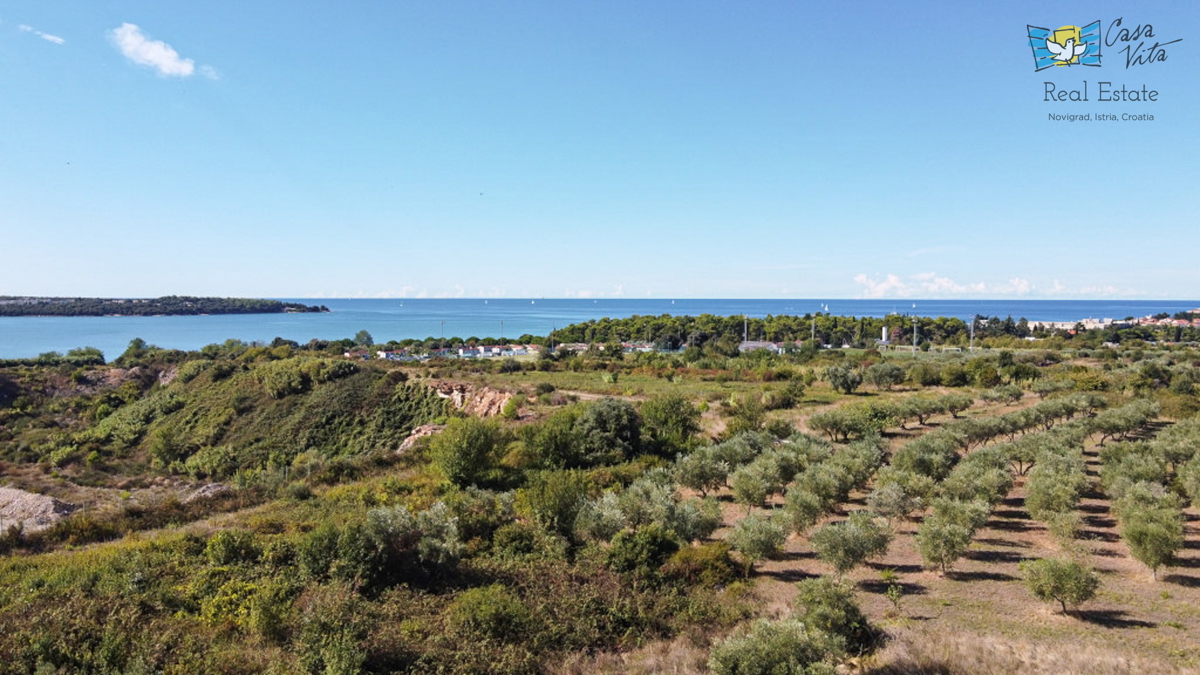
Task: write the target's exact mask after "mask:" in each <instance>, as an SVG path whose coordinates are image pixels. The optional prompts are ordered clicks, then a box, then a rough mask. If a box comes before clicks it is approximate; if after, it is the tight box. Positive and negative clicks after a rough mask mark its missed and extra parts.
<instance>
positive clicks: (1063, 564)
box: [1021, 558, 1100, 614]
mask: <svg viewBox="0 0 1200 675" xmlns="http://www.w3.org/2000/svg"><path fill="white" fill-rule="evenodd" d="M1021 572H1022V573H1023V574H1024V575H1025V587H1026V588H1028V589H1029V592H1030V593H1033V595H1034V597H1036V598H1037V599H1038V600H1042V601H1045V602H1050V601H1057V602H1058V603H1059V604H1060V605H1062V611H1063V614H1066V613H1068V611H1069V608H1074V607H1078V606H1079V605H1081V604H1083V603H1085V602H1087V601H1088V600H1091V599H1092V598H1093V597H1095V596H1096V589H1098V588H1100V577H1099V576H1097V575H1096V572H1095V571H1093V570H1092V569H1091V568H1088V567H1085V566H1083V565H1082V564H1080V563H1078V562H1076V561H1074V560H1069V559H1060V558H1043V559H1041V560H1027V561H1025V562H1023V563H1021Z"/></svg>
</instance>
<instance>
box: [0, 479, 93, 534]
mask: <svg viewBox="0 0 1200 675" xmlns="http://www.w3.org/2000/svg"><path fill="white" fill-rule="evenodd" d="M78 508H79V507H78V506H76V505H75V504H68V503H66V502H63V501H59V500H57V499H55V498H53V497H47V496H46V495H39V494H35V493H33V492H26V491H24V490H18V489H16V488H7V487H0V524H2V525H3V527H4V529H5V530H7V529H8V528H9V527H11V526H13V525H18V526H20V527H21V529H22V530H24V531H25V532H37V531H39V530H44V529H46V528H48V527H53V526H54V524H55V523H57V522H58V521H60V520H62V519H63V518H66V517H67V516H69V515H71V514H72V513H73V512H75V511H76V510H77V509H78Z"/></svg>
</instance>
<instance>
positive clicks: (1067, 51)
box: [1046, 38, 1088, 66]
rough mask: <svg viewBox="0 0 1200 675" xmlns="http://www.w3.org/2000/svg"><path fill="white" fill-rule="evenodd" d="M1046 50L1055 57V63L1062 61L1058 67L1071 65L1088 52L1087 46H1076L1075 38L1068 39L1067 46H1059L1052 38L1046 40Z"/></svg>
mask: <svg viewBox="0 0 1200 675" xmlns="http://www.w3.org/2000/svg"><path fill="white" fill-rule="evenodd" d="M1046 49H1048V50H1050V53H1051V54H1053V55H1054V60H1055V61H1061V63H1059V64H1058V65H1060V66H1065V65H1070V64H1071V63H1072V62H1073V61H1075V59H1076V58H1077V57H1080V56H1083V55H1084V54H1085V53H1086V52H1087V50H1088V47H1087V45H1077V44H1075V38H1067V41H1066V43H1065V44H1061V45H1060V44H1058V43H1057V42H1055V41H1054V40H1052V39H1051V38H1046Z"/></svg>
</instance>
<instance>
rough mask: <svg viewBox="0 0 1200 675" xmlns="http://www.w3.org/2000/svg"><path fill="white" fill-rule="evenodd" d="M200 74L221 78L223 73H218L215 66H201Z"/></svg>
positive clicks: (211, 77)
mask: <svg viewBox="0 0 1200 675" xmlns="http://www.w3.org/2000/svg"><path fill="white" fill-rule="evenodd" d="M200 74H201V75H203V76H205V77H207V78H208V79H210V80H219V79H221V74H220V73H218V72H217V69H216V68H213V67H212V66H200Z"/></svg>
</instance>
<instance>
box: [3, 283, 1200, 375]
mask: <svg viewBox="0 0 1200 675" xmlns="http://www.w3.org/2000/svg"><path fill="white" fill-rule="evenodd" d="M279 299H280V300H286V301H292V302H302V303H304V304H307V305H325V306H326V307H328V308H329V309H330V311H329V312H328V313H320V314H240V315H239V314H229V315H212V316H148V317H133V316H126V317H121V316H105V317H0V358H5V359H12V358H31V357H35V356H38V355H39V354H43V353H45V352H52V351H54V352H66V351H68V350H70V349H74V348H77V347H95V348H97V349H99V350H100V351H102V352H104V355H105V357H106V358H108V359H110V360H111V359H114V358H116V357H117V356H119V355H120V354H121V353H122V352H124V351H125V348H126V347H127V346H128V345H129V342H130V340H133V339H134V338H141V339H143V340H145V341H146V342H147V343H150V344H152V345H157V346H159V347H164V348H168V349H184V350H194V349H200V348H201V347H204V346H205V345H209V344H213V343H222V342H225V341H226V340H230V339H234V340H242V341H244V342H263V343H267V342H270V341H271V340H273V339H274V338H276V337H282V338H285V339H289V340H295V341H296V342H299V343H301V344H303V343H305V342H308V341H309V340H312V339H314V338H318V339H323V340H338V339H342V338H353V337H354V336H355V334H356V333H358V332H359V331H361V330H366V331H368V332H369V333H370V334H371V336H372V337H373V338H374V339H375V341H376V342H377V343H380V344H382V343H384V342H387V341H388V340H403V339H406V338H417V339H425V338H430V337H433V338H452V337H460V338H469V337H476V338H509V339H516V338H519V337H520V336H522V335H537V336H544V335H547V334H549V333H550V331H552V330H554V329H555V328H562V327H564V326H567V325H569V324H572V323H579V322H582V321H587V320H589V319H603V318H606V317H608V318H614V319H616V318H626V317H631V316H636V315H643V316H645V315H651V316H658V315H662V314H670V315H678V316H688V315H690V316H696V315H699V314H714V315H717V316H743V315H744V316H748V317H757V318H761V317H765V316H768V315H774V316H779V315H798V316H803V315H805V314H812V313H816V312H822V313H826V314H835V315H839V316H869V317H882V316H885V315H888V314H893V313H895V314H907V315H913V316H927V317H943V316H944V317H955V318H960V319H964V320H967V319H970V318H971V317H972V316H975V315H982V316H985V317H992V316H996V317H1000V318H1004V317H1009V316H1011V317H1013V319H1018V320H1019V319H1021V318H1025V319H1028V320H1030V321H1079V320H1083V319H1104V318H1109V319H1124V318H1127V317H1142V316H1150V315H1153V314H1158V313H1160V312H1168V313H1170V314H1174V313H1176V312H1180V311H1187V310H1193V309H1197V308H1198V307H1200V301H1196V300H868V299H842V300H839V299H829V300H817V299H769V300H749V299H746V300H737V299H715V300H701V299H676V300H671V299H636V300H635V299H623V298H622V299H618V298H608V299H544V298H525V299H513V298H507V299H497V298H487V299H484V298H453V299H440V298H439V299H434V298H404V299H336V300H335V299H313V298H279Z"/></svg>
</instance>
